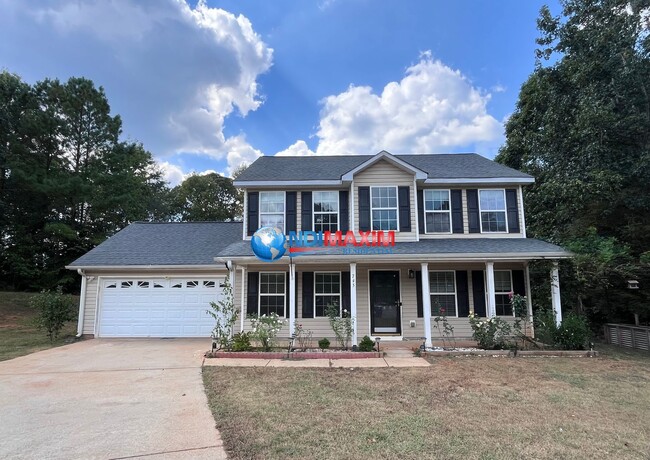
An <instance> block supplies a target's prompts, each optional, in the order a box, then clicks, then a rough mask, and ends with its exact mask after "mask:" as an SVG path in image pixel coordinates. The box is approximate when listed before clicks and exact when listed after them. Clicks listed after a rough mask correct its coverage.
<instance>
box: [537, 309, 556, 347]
mask: <svg viewBox="0 0 650 460" xmlns="http://www.w3.org/2000/svg"><path fill="white" fill-rule="evenodd" d="M533 324H534V325H535V339H536V340H538V341H540V342H542V343H544V344H546V345H548V346H549V347H553V346H554V344H555V337H556V335H557V326H556V324H555V313H554V312H553V310H551V309H548V308H540V309H539V310H538V311H537V312H536V313H535V316H534V319H533Z"/></svg>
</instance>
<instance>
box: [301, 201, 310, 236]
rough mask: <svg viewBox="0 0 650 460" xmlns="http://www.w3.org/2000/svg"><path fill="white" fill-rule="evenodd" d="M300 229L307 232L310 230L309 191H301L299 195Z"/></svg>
mask: <svg viewBox="0 0 650 460" xmlns="http://www.w3.org/2000/svg"><path fill="white" fill-rule="evenodd" d="M301 201H302V202H301V204H300V206H301V211H300V215H301V224H302V227H301V230H302V231H303V232H308V231H311V230H312V224H311V192H302V195H301Z"/></svg>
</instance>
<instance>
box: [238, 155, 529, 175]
mask: <svg viewBox="0 0 650 460" xmlns="http://www.w3.org/2000/svg"><path fill="white" fill-rule="evenodd" d="M373 156H374V155H341V156H312V157H277V156H263V157H260V158H258V159H257V160H255V161H254V162H253V164H251V165H250V166H249V167H248V168H247V169H246V170H245V171H244V172H243V173H242V174H241V175H240V176H239V177H238V178H237V182H249V181H268V180H273V181H306V180H340V179H341V176H342V175H343V174H345V173H346V172H348V171H350V170H351V169H354V168H356V167H357V166H359V165H360V164H362V163H363V162H365V161H367V160H369V159H370V158H372V157H373ZM395 157H397V158H400V159H402V160H404V161H406V162H407V163H409V164H411V165H413V166H415V167H416V168H418V169H421V170H423V171H425V172H427V173H428V176H429V178H430V179H465V178H531V176H529V175H528V174H524V173H522V172H521V171H517V170H515V169H512V168H509V167H507V166H504V165H502V164H499V163H495V162H494V161H492V160H488V159H487V158H485V157H483V156H481V155H478V154H476V153H439V154H414V155H413V154H412V155H395Z"/></svg>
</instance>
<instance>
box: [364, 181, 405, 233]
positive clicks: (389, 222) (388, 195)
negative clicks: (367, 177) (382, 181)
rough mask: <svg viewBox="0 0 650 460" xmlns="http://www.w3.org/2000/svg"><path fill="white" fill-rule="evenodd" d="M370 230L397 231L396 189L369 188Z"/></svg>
mask: <svg viewBox="0 0 650 460" xmlns="http://www.w3.org/2000/svg"><path fill="white" fill-rule="evenodd" d="M370 206H371V219H372V230H397V228H398V222H397V187H370Z"/></svg>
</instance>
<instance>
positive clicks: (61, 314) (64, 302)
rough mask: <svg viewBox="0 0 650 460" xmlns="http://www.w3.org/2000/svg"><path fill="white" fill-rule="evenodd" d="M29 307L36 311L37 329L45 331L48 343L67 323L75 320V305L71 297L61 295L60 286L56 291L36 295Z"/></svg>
mask: <svg viewBox="0 0 650 460" xmlns="http://www.w3.org/2000/svg"><path fill="white" fill-rule="evenodd" d="M30 305H31V306H32V308H34V309H36V310H38V317H37V319H36V321H37V324H38V327H39V328H40V329H44V330H45V331H47V336H48V337H49V338H50V342H53V341H54V339H56V338H57V337H58V336H59V333H60V332H61V329H63V326H64V325H65V323H67V322H68V321H72V320H74V319H75V316H76V315H75V303H74V301H73V300H72V297H71V296H69V295H66V294H63V290H62V288H61V286H59V287H58V288H57V289H56V291H54V292H52V291H42V292H41V293H39V294H36V295H35V296H34V297H33V298H32V300H31V302H30Z"/></svg>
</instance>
